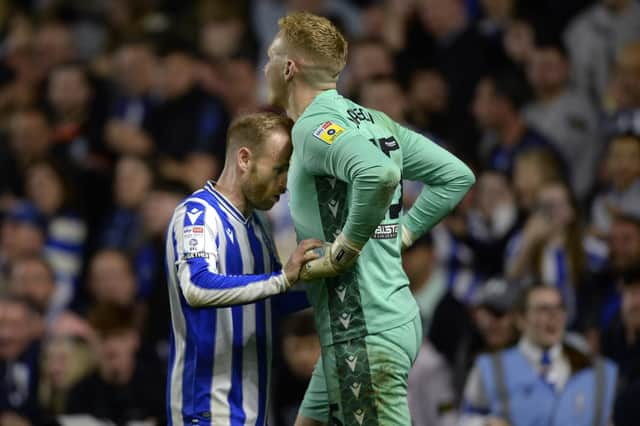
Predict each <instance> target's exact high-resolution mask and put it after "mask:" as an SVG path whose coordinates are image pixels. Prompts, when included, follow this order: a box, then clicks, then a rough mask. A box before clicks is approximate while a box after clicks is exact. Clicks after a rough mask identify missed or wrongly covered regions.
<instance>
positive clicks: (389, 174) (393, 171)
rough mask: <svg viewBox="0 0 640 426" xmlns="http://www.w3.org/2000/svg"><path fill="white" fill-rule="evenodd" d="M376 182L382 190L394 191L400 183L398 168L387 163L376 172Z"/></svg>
mask: <svg viewBox="0 0 640 426" xmlns="http://www.w3.org/2000/svg"><path fill="white" fill-rule="evenodd" d="M377 172H378V174H377V176H378V182H379V184H380V186H381V187H382V188H389V189H395V188H396V187H397V186H398V184H399V183H400V178H401V173H400V167H398V166H396V165H395V164H393V163H391V162H389V163H388V164H385V165H384V166H381V167H380V170H378V171H377Z"/></svg>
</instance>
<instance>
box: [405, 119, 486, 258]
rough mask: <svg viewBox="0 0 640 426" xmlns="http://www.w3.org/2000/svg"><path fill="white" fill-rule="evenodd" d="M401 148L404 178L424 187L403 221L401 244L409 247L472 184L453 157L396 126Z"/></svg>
mask: <svg viewBox="0 0 640 426" xmlns="http://www.w3.org/2000/svg"><path fill="white" fill-rule="evenodd" d="M397 136H398V138H399V141H400V144H401V145H402V173H403V178H405V179H408V180H413V181H419V182H422V183H424V188H423V190H422V192H421V193H420V195H419V196H418V198H417V199H416V201H415V203H414V204H413V206H412V207H411V209H410V210H409V212H408V213H407V214H406V215H405V217H404V218H403V225H402V244H403V246H404V247H406V246H409V245H411V244H412V243H413V241H415V240H416V239H417V238H419V237H420V236H421V235H423V234H424V233H425V232H427V231H428V230H429V229H431V228H432V227H433V226H434V225H436V224H437V223H438V222H439V221H440V220H441V219H442V218H443V217H444V216H446V215H447V214H448V213H449V212H450V211H451V210H453V208H454V207H455V206H456V205H457V204H458V203H459V202H460V200H461V199H462V197H464V195H465V194H466V193H467V191H469V188H471V186H472V185H473V184H474V183H475V176H474V175H473V172H472V171H471V170H470V169H469V167H467V165H466V164H464V163H463V162H462V161H461V160H459V159H458V158H457V157H455V156H454V155H453V154H451V153H450V152H448V151H447V150H445V149H444V148H441V147H439V146H438V145H437V144H435V143H434V142H432V141H431V140H429V139H427V138H426V137H424V136H422V135H421V134H419V133H416V132H414V131H412V130H409V129H407V128H405V127H402V126H400V125H397Z"/></svg>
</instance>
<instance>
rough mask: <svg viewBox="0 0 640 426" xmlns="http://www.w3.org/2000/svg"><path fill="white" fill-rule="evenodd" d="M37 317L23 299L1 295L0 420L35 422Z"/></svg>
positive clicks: (36, 402) (36, 397) (36, 422)
mask: <svg viewBox="0 0 640 426" xmlns="http://www.w3.org/2000/svg"><path fill="white" fill-rule="evenodd" d="M39 321H40V318H39V314H38V313H37V311H36V310H35V309H34V307H33V306H32V305H31V304H29V303H28V302H27V301H25V300H24V299H20V298H16V297H10V298H0V424H3V425H4V424H11V423H9V420H10V419H11V416H15V417H17V418H18V419H20V420H21V421H23V422H24V424H26V425H29V424H36V425H37V424H38V419H39V416H40V412H39V407H38V393H37V389H38V357H39V352H40V347H39V341H38V339H39V338H40V335H39V334H38V331H37V330H38V329H40V326H39V325H37V324H36V323H37V322H39ZM29 422H31V423H29ZM17 424H18V425H22V424H23V423H17Z"/></svg>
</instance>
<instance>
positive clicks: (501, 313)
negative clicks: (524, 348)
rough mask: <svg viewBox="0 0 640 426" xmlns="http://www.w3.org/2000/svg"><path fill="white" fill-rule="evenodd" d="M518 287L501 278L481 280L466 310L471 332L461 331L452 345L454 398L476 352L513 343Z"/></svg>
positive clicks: (491, 350) (497, 348) (494, 350)
mask: <svg viewBox="0 0 640 426" xmlns="http://www.w3.org/2000/svg"><path fill="white" fill-rule="evenodd" d="M518 289H519V287H518V286H516V285H515V284H509V283H508V282H506V281H505V280H503V279H501V278H492V279H489V280H488V281H487V282H485V283H484V284H483V286H482V289H481V290H480V292H479V294H478V296H477V298H476V300H475V302H474V303H473V307H472V309H471V312H470V314H471V319H472V321H473V330H474V332H472V333H465V334H463V335H461V336H460V340H459V341H458V342H457V345H456V352H455V358H454V363H453V364H452V368H453V385H454V389H455V395H456V400H457V401H460V399H461V397H462V391H463V389H464V383H465V379H466V377H467V376H468V374H469V371H470V370H471V367H472V366H473V362H474V361H475V359H476V357H477V356H478V355H479V354H480V353H482V352H496V351H500V350H502V349H505V348H508V347H510V346H512V345H513V344H515V343H516V341H517V339H518V330H517V329H516V319H515V315H514V312H513V307H514V305H515V302H516V297H517V294H518Z"/></svg>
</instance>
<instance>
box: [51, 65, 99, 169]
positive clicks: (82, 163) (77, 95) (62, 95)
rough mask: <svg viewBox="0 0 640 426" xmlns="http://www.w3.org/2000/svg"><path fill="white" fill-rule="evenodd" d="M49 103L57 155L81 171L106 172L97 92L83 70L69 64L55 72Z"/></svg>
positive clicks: (52, 78) (57, 68) (54, 148)
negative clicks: (102, 170)
mask: <svg viewBox="0 0 640 426" xmlns="http://www.w3.org/2000/svg"><path fill="white" fill-rule="evenodd" d="M47 101H48V105H49V107H50V109H51V113H50V115H51V120H52V123H53V129H54V130H53V136H52V140H53V143H54V146H53V151H54V153H55V154H56V155H57V156H60V157H63V158H65V159H68V160H70V161H71V162H72V163H73V164H74V165H75V166H76V167H78V168H80V169H90V170H93V169H97V170H101V169H103V168H104V167H105V164H104V161H105V160H104V158H103V155H104V152H105V150H104V147H103V144H102V126H103V121H104V117H103V116H102V114H100V113H99V110H98V108H97V107H98V105H99V102H98V99H97V96H96V91H95V90H94V88H93V87H92V84H91V81H90V79H89V75H88V73H87V70H86V69H85V68H84V66H82V65H80V64H75V63H70V64H63V65H59V66H57V67H56V68H55V69H53V70H52V71H51V74H50V75H49V81H48V86H47Z"/></svg>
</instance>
